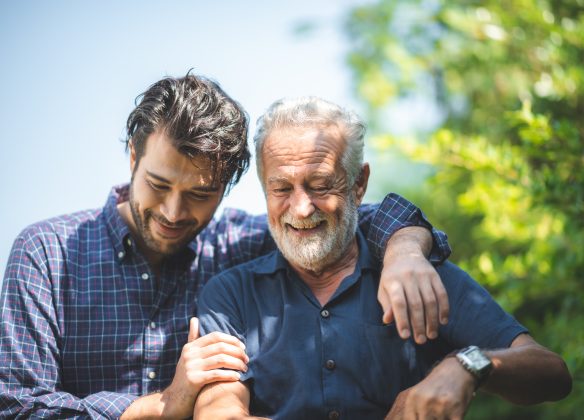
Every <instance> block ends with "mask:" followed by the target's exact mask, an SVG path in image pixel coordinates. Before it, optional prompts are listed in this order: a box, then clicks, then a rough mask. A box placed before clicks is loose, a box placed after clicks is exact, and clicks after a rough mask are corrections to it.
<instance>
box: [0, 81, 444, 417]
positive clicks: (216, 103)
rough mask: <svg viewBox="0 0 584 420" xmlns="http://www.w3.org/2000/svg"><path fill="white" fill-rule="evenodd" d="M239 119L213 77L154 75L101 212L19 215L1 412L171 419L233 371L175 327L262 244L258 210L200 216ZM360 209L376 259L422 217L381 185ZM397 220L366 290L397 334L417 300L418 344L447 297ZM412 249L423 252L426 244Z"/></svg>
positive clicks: (240, 145)
mask: <svg viewBox="0 0 584 420" xmlns="http://www.w3.org/2000/svg"><path fill="white" fill-rule="evenodd" d="M247 127H248V119H247V116H246V114H245V112H244V111H243V109H242V108H241V106H240V105H239V104H237V103H236V102H235V101H233V100H232V99H231V98H230V97H229V96H227V95H226V94H225V92H223V91H222V90H221V89H220V88H219V86H218V85H217V84H215V83H213V82H211V81H209V80H207V79H205V78H202V77H197V76H194V75H187V76H186V77H183V78H180V79H175V78H166V79H163V80H161V81H159V82H157V83H155V84H154V85H152V86H151V87H150V88H149V89H148V90H147V91H146V92H145V93H144V94H143V95H142V97H141V98H140V101H139V103H138V104H137V106H136V108H135V109H134V111H133V112H132V113H131V114H130V116H129V118H128V124H127V128H128V139H127V146H128V149H129V151H130V164H131V170H132V179H131V182H130V184H129V185H124V186H121V187H115V188H114V189H113V190H112V193H111V194H110V196H109V197H108V200H107V202H106V205H105V206H104V207H103V208H102V209H98V210H91V211H82V212H78V213H74V214H70V215H65V216H61V217H57V218H53V219H50V220H47V221H44V222H40V223H37V224H34V225H32V226H30V227H28V228H26V229H25V230H24V231H23V232H22V233H21V234H20V235H19V236H18V237H17V238H16V241H15V243H14V246H13V249H12V252H11V255H10V257H9V260H8V265H7V268H6V274H5V278H4V281H3V286H2V287H3V290H2V297H1V305H2V310H3V313H2V326H1V328H0V416H1V417H13V416H22V417H37V418H55V417H77V416H80V417H92V418H99V417H103V418H117V417H120V416H122V417H123V418H140V417H142V418H143V417H148V416H167V417H173V418H178V417H184V416H189V415H190V414H191V413H192V410H193V405H194V401H195V398H196V396H197V394H198V392H199V390H200V389H201V387H202V386H203V385H205V384H207V383H209V382H213V381H218V380H221V381H235V380H237V378H238V375H237V374H235V373H234V372H233V371H232V370H228V369H237V370H241V369H243V368H244V366H245V363H246V362H247V356H246V355H245V353H244V351H243V349H242V344H241V343H240V342H239V341H238V340H236V339H233V338H232V337H230V336H228V335H224V334H214V335H210V336H206V337H202V338H198V328H197V327H196V325H195V323H193V325H192V326H191V332H192V334H190V336H189V318H190V317H192V316H193V315H194V314H195V313H196V308H197V298H198V296H199V292H200V290H201V288H202V287H203V286H204V285H205V284H206V283H207V281H208V279H209V278H210V277H211V276H213V275H214V274H217V273H220V272H222V271H224V270H226V269H228V268H230V267H232V266H234V265H236V264H239V263H242V262H245V261H247V260H250V259H252V258H254V257H257V256H260V255H262V254H264V253H266V252H268V251H269V250H272V249H274V244H273V241H272V240H271V237H270V235H269V234H268V232H267V225H266V219H265V216H258V217H251V216H249V215H247V214H245V213H243V212H241V211H236V210H232V211H227V212H226V213H225V214H224V215H223V216H222V217H221V218H219V219H218V220H215V221H213V220H212V218H213V215H214V213H215V211H216V209H217V206H218V205H219V203H220V201H221V198H222V197H223V195H224V194H225V192H226V191H228V190H229V188H230V187H232V186H233V185H235V184H236V183H237V181H238V180H239V178H240V177H241V175H242V174H243V172H244V171H245V170H246V169H247V167H248V165H249V156H250V155H249V151H248V149H247V145H246V138H247ZM361 213H362V219H361V226H362V228H363V229H365V230H367V229H368V228H369V227H371V229H369V231H370V237H369V238H370V239H373V242H375V243H376V244H377V247H376V249H375V250H374V252H377V253H379V255H383V252H384V249H385V243H386V242H387V239H388V237H389V236H391V235H392V233H394V232H396V230H397V229H400V228H402V227H407V226H418V225H421V226H426V227H428V226H429V224H428V223H427V222H426V221H425V220H424V219H423V216H422V215H421V213H420V211H419V210H418V209H417V208H416V207H415V206H413V205H412V204H411V203H409V202H407V201H406V200H404V199H402V198H400V197H397V196H395V195H390V196H388V197H387V198H386V200H385V201H384V203H383V204H382V205H381V207H380V209H379V211H376V208H373V207H362V209H361ZM408 229H410V232H409V233H408V232H406V230H405V229H404V230H401V231H400V232H398V233H397V234H396V235H395V236H394V237H393V238H392V239H391V241H390V245H389V246H388V247H387V253H386V254H385V261H386V265H389V267H388V268H389V269H390V270H389V271H388V273H386V274H385V277H384V280H383V281H382V283H383V284H384V287H385V289H382V290H381V294H380V299H381V300H382V301H383V302H384V303H385V305H386V309H390V312H389V313H387V314H385V315H386V318H387V317H391V311H393V313H394V315H395V318H396V320H397V321H398V322H401V323H402V326H403V328H404V329H406V330H407V328H408V316H407V315H408V308H407V307H405V305H404V302H405V300H406V299H407V303H409V304H410V309H411V307H412V304H417V303H422V304H423V306H424V307H425V308H423V309H419V310H417V311H414V310H411V314H410V317H409V318H410V319H411V322H412V324H413V325H412V327H413V328H412V329H413V332H414V334H415V335H416V337H418V336H420V337H419V338H418V339H419V340H422V341H423V340H424V339H425V337H424V335H425V334H426V333H427V334H428V335H429V336H432V334H435V332H436V330H437V324H438V322H437V319H438V316H439V314H440V315H442V316H446V313H447V300H446V298H445V294H444V292H443V288H442V285H441V283H440V281H439V279H438V278H437V276H436V274H435V272H434V271H433V269H432V267H431V266H430V264H429V263H428V262H427V260H426V259H425V258H424V256H423V255H422V252H421V247H420V246H419V245H417V240H418V235H419V236H420V238H424V239H428V238H429V237H430V235H429V234H428V235H427V237H425V236H424V235H425V234H426V230H425V229H423V228H414V227H410V228H408ZM416 229H418V230H416ZM420 230H421V232H420ZM435 239H436V240H435V243H434V245H435V246H434V251H436V252H435V253H434V254H433V255H435V256H436V258H437V259H444V258H446V257H447V255H448V245H447V244H446V241H445V237H444V235H443V234H441V233H435ZM428 244H430V246H428ZM423 246H426V247H427V251H429V250H430V249H429V248H430V247H431V241H428V242H427V243H424V244H423ZM402 251H403V252H407V254H408V255H413V256H412V257H410V260H409V262H408V264H407V266H408V267H406V268H407V269H406V270H404V271H412V270H413V272H414V273H415V274H414V275H413V276H410V277H403V278H402V277H400V276H399V275H395V273H396V272H398V273H399V271H400V270H399V267H400V264H402V263H401V260H396V259H395V255H397V254H398V253H399V252H402ZM385 290H389V291H390V292H391V293H394V294H393V295H392V294H391V293H390V294H389V295H388V294H387V293H385ZM373 300H375V299H372V301H373ZM390 301H391V302H390ZM371 303H372V304H373V303H374V302H371ZM388 303H390V304H391V305H392V307H391V308H390V307H389V306H388ZM425 326H427V331H426V330H425ZM405 335H407V333H405V334H404V336H405ZM225 368H227V369H225Z"/></svg>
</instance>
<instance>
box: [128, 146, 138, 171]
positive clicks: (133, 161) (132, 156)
mask: <svg viewBox="0 0 584 420" xmlns="http://www.w3.org/2000/svg"><path fill="white" fill-rule="evenodd" d="M128 148H129V150H130V173H132V174H133V173H134V167H135V166H136V149H135V148H134V142H133V140H132V139H130V142H129V146H128Z"/></svg>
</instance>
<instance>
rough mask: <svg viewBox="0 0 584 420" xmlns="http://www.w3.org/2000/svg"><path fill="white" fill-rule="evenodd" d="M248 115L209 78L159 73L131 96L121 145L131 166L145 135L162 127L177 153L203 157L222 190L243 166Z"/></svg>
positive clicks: (234, 181)
mask: <svg viewBox="0 0 584 420" xmlns="http://www.w3.org/2000/svg"><path fill="white" fill-rule="evenodd" d="M248 124H249V119H248V116H247V113H246V112H245V110H244V109H243V107H242V106H241V105H240V104H239V103H237V102H236V101H235V100H233V99H232V98H230V97H229V95H227V94H226V93H225V92H224V91H223V89H221V87H219V85H218V84H217V83H215V82H213V81H212V80H210V79H207V78H206V77H203V76H197V75H193V74H191V72H190V71H189V72H188V73H187V75H186V76H185V77H181V78H173V77H167V78H164V79H162V80H160V81H158V82H156V83H154V84H153V85H152V86H150V87H149V88H148V90H146V92H144V93H142V94H141V95H139V96H138V97H137V98H136V108H135V109H134V110H133V111H132V113H131V114H130V116H129V117H128V121H127V123H126V130H127V137H126V139H125V142H126V150H128V149H129V146H130V142H131V144H132V145H133V146H134V150H135V152H136V167H137V165H138V163H139V161H140V158H141V157H142V155H143V154H144V150H145V145H146V139H147V138H148V136H150V135H151V134H152V133H153V132H155V131H162V132H164V134H166V135H167V136H168V137H169V138H170V139H171V140H172V141H173V142H174V145H175V147H176V148H177V150H178V151H179V152H180V153H183V154H185V155H187V156H191V157H194V156H206V157H208V158H209V159H211V161H212V162H213V164H214V168H215V174H216V176H218V177H219V178H218V180H219V181H220V182H221V183H223V184H224V185H225V191H226V192H228V191H229V190H230V189H231V187H233V186H234V185H235V184H237V182H238V181H239V180H240V178H241V176H242V175H243V174H244V173H245V171H246V170H247V169H248V167H249V160H250V153H249V149H248V147H247V131H248Z"/></svg>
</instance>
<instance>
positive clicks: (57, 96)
mask: <svg viewBox="0 0 584 420" xmlns="http://www.w3.org/2000/svg"><path fill="white" fill-rule="evenodd" d="M367 2H368V0H319V1H310V0H295V1H293V2H277V1H271V2H270V1H259V0H248V1H236V0H222V1H216V2H211V1H195V0H191V1H179V0H167V1H162V0H158V1H153V0H140V1H138V0H124V1H113V0H100V1H73V0H69V1H64V0H51V1H41V0H29V1H17V0H3V1H2V2H0V40H1V41H0V57H1V58H0V62H1V63H2V65H1V66H0V80H2V99H1V100H0V118H1V123H2V124H1V128H2V131H1V132H0V179H2V181H3V187H2V195H1V196H2V202H1V204H0V273H2V274H3V272H4V269H5V266H6V261H7V259H8V255H9V253H10V249H11V247H12V243H13V241H14V239H15V238H16V236H17V235H18V233H19V232H20V231H21V230H22V229H24V228H25V227H26V226H28V225H29V224H31V223H34V222H37V221H39V220H43V219H46V218H49V217H53V216H56V215H60V214H65V213H70V212H74V211H77V210H83V209H88V208H97V207H101V206H103V205H104V203H105V201H106V198H107V195H108V193H109V191H110V189H111V187H112V186H113V185H117V184H120V183H124V182H127V181H128V180H129V178H130V170H129V160H128V156H127V154H126V153H125V151H124V145H123V143H122V142H121V140H122V139H123V137H124V125H125V122H126V119H127V116H128V114H129V113H130V112H131V110H132V109H133V106H134V99H135V97H136V96H137V95H138V94H140V93H141V92H143V91H144V90H146V89H147V88H148V86H150V85H151V84H152V83H154V82H155V81H157V80H159V79H161V78H163V77H165V76H167V75H170V76H182V75H184V74H186V72H187V71H188V70H189V69H191V68H192V69H194V72H195V73H197V74H202V75H206V76H208V77H211V78H213V79H214V80H216V81H218V82H219V83H220V84H221V86H222V87H223V88H224V89H225V91H226V92H228V93H229V94H230V95H231V96H233V97H234V98H235V99H237V100H238V101H239V102H240V103H241V104H242V105H243V106H244V107H245V108H246V110H247V111H248V112H249V114H250V117H251V120H252V124H251V127H250V131H251V134H253V130H254V128H255V120H256V119H257V118H258V116H259V115H261V113H262V112H263V111H264V110H265V109H266V108H267V107H268V105H269V104H270V103H272V102H273V101H274V100H276V99H278V98H281V97H286V96H300V95H317V96H321V97H323V98H326V99H329V100H331V101H333V102H336V103H338V104H340V105H343V106H345V107H348V108H352V109H358V106H357V103H356V102H355V100H354V99H353V95H352V93H351V92H352V88H351V75H350V72H349V69H348V67H347V65H346V62H345V55H346V49H347V40H346V38H345V36H344V33H343V31H342V23H343V19H344V17H345V16H346V14H347V12H348V11H349V10H350V9H351V8H352V7H355V6H356V5H359V4H364V3H367ZM299 27H303V28H305V29H306V28H308V29H309V30H305V31H299V30H297V29H298V28H299ZM222 205H223V206H229V207H238V208H243V209H245V210H248V211H250V212H252V213H260V212H263V211H264V204H263V195H262V193H261V188H260V186H259V183H258V182H257V180H256V174H255V167H254V166H253V165H252V168H251V170H250V171H249V172H248V173H247V175H246V176H245V177H244V178H243V180H242V181H241V182H240V184H239V185H238V186H236V187H235V188H234V190H233V191H232V192H231V193H230V195H229V196H228V197H226V198H225V200H224V202H223V204H222Z"/></svg>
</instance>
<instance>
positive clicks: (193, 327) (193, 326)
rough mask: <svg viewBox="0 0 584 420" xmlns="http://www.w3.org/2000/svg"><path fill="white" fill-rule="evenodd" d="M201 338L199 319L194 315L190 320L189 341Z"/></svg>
mask: <svg viewBox="0 0 584 420" xmlns="http://www.w3.org/2000/svg"><path fill="white" fill-rule="evenodd" d="M197 338H199V319H198V318H197V317H192V318H191V320H190V322H189V337H188V339H187V341H188V342H189V343H190V342H191V341H195V340H196V339H197Z"/></svg>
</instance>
